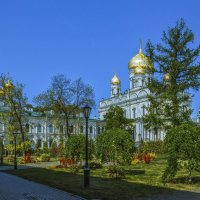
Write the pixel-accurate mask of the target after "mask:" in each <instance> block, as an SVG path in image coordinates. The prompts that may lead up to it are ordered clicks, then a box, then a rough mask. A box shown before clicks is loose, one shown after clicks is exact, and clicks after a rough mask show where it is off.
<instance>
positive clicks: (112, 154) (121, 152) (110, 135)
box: [96, 128, 134, 163]
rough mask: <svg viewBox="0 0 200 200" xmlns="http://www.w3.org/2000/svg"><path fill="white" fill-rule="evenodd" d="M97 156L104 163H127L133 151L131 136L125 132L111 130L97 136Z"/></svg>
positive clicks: (115, 129) (117, 129)
mask: <svg viewBox="0 0 200 200" xmlns="http://www.w3.org/2000/svg"><path fill="white" fill-rule="evenodd" d="M96 146H97V156H98V157H99V158H100V159H101V160H102V162H105V161H112V162H120V163H124V162H126V163H129V162H130V160H131V157H132V153H133V150H134V142H133V139H132V138H131V135H130V134H129V133H128V132H126V131H125V130H122V129H119V128H113V129H109V130H106V131H105V132H104V133H102V134H100V135H98V136H97V141H96Z"/></svg>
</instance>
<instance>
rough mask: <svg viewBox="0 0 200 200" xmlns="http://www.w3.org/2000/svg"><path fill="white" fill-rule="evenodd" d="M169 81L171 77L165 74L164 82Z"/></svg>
mask: <svg viewBox="0 0 200 200" xmlns="http://www.w3.org/2000/svg"><path fill="white" fill-rule="evenodd" d="M170 79H171V75H170V74H169V73H167V74H165V76H164V80H165V81H170Z"/></svg>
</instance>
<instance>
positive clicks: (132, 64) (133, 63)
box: [128, 48, 149, 69]
mask: <svg viewBox="0 0 200 200" xmlns="http://www.w3.org/2000/svg"><path fill="white" fill-rule="evenodd" d="M139 65H140V66H141V67H144V68H145V67H148V65H149V59H148V58H147V57H146V56H145V55H144V54H143V53H142V49H141V48H140V49H139V52H138V54H137V55H136V56H134V57H133V58H131V60H130V61H129V63H128V68H129V69H132V68H136V67H138V66H139Z"/></svg>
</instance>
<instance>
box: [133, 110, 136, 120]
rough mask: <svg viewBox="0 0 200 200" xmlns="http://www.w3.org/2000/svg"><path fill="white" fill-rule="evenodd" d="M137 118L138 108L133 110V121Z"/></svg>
mask: <svg viewBox="0 0 200 200" xmlns="http://www.w3.org/2000/svg"><path fill="white" fill-rule="evenodd" d="M135 118H136V108H133V119H135Z"/></svg>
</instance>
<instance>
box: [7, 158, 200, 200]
mask: <svg viewBox="0 0 200 200" xmlns="http://www.w3.org/2000/svg"><path fill="white" fill-rule="evenodd" d="M165 163H166V159H165V157H164V156H159V157H158V158H157V159H155V160H154V161H153V162H152V163H150V164H144V163H141V164H137V165H131V166H124V168H125V169H126V172H127V175H126V178H124V179H121V180H117V179H111V178H110V177H109V176H108V173H107V168H106V167H104V168H102V169H98V170H91V184H90V185H91V187H90V188H88V189H85V188H84V187H83V171H81V172H80V173H78V174H71V173H70V171H69V169H41V168H31V169H21V170H16V171H15V170H12V171H8V173H11V174H15V175H17V176H21V177H24V178H26V179H29V180H32V181H35V182H39V183H44V184H46V185H49V186H52V187H56V188H58V189H61V190H64V191H67V192H71V193H73V194H77V195H80V196H82V197H86V198H89V199H92V198H98V199H130V198H133V197H138V196H146V195H151V194H157V193H161V192H162V193H165V192H168V190H174V189H176V190H190V191H195V190H198V189H199V188H200V174H199V173H194V176H195V179H194V180H195V181H196V182H195V183H194V184H191V185H188V184H185V183H182V182H184V181H183V180H185V178H186V172H185V171H181V172H179V173H178V175H177V177H176V179H175V181H176V183H169V184H166V185H163V183H162V182H161V175H162V172H163V170H164V167H165ZM181 177H182V179H181Z"/></svg>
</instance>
